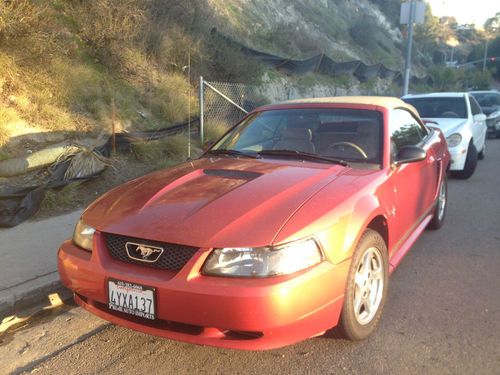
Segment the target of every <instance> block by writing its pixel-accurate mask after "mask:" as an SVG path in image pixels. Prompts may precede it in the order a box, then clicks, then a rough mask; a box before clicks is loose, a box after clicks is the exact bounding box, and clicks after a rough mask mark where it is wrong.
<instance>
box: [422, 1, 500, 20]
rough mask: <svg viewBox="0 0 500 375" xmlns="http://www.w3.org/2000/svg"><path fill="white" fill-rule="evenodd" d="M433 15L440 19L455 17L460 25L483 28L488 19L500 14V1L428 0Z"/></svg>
mask: <svg viewBox="0 0 500 375" xmlns="http://www.w3.org/2000/svg"><path fill="white" fill-rule="evenodd" d="M427 1H428V2H429V3H430V4H431V9H432V14H434V15H435V16H438V17H442V16H453V17H455V18H456V19H457V21H458V22H459V23H475V24H476V26H482V25H483V24H484V21H486V19H487V18H490V17H493V16H494V15H495V13H497V12H500V1H499V0H473V1H471V0H427Z"/></svg>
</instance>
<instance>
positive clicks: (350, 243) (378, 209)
mask: <svg viewBox="0 0 500 375" xmlns="http://www.w3.org/2000/svg"><path fill="white" fill-rule="evenodd" d="M368 191H373V189H368V188H367V189H363V190H362V191H358V192H357V193H355V194H354V195H353V196H351V198H350V199H347V200H345V201H343V202H335V195H332V192H331V191H328V189H325V190H323V191H322V192H320V193H318V194H317V196H315V198H314V200H313V201H311V202H308V203H307V204H305V205H304V206H303V207H302V208H301V209H300V210H299V211H298V212H297V213H295V215H293V217H292V218H291V219H290V220H289V221H288V222H287V223H286V225H285V226H284V227H283V228H282V230H281V231H280V233H279V234H278V235H277V237H276V238H275V241H274V243H275V244H279V243H286V242H291V241H295V240H299V239H302V238H307V237H311V236H314V237H315V238H316V239H317V240H319V242H320V243H321V246H322V248H323V250H324V252H325V256H326V258H327V259H328V260H329V261H330V262H331V263H333V264H338V263H341V262H343V261H345V260H347V259H349V258H350V257H351V256H352V253H353V251H354V249H355V246H356V244H357V242H358V241H359V239H360V237H361V235H362V234H363V232H364V230H365V229H366V227H367V226H368V224H369V223H370V222H371V221H372V220H373V219H374V218H375V217H377V216H379V215H382V216H383V217H384V218H385V217H386V213H385V212H384V209H383V208H382V206H381V205H380V202H379V199H378V198H377V196H376V195H375V194H372V193H367V192H368ZM337 199H340V198H338V196H337ZM335 203H338V204H335ZM329 207H335V208H334V209H331V208H330V209H329ZM311 213H313V215H311ZM304 222H306V223H307V224H306V225H304V224H303V223H304Z"/></svg>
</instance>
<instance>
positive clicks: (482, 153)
mask: <svg viewBox="0 0 500 375" xmlns="http://www.w3.org/2000/svg"><path fill="white" fill-rule="evenodd" d="M485 157H486V142H484V145H483V149H482V150H481V152H480V153H479V154H477V158H478V160H484V158H485Z"/></svg>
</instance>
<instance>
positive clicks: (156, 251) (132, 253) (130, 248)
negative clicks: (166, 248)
mask: <svg viewBox="0 0 500 375" xmlns="http://www.w3.org/2000/svg"><path fill="white" fill-rule="evenodd" d="M125 249H126V250H127V255H128V257H129V258H130V259H134V260H139V261H141V262H148V263H154V262H156V261H157V260H158V259H159V258H160V256H161V254H163V248H162V247H156V246H150V245H144V244H140V243H134V242H127V243H126V244H125Z"/></svg>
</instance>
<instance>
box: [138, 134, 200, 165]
mask: <svg viewBox="0 0 500 375" xmlns="http://www.w3.org/2000/svg"><path fill="white" fill-rule="evenodd" d="M133 151H134V154H135V156H136V158H137V159H138V160H140V161H142V162H144V163H147V164H148V165H150V166H153V167H154V168H155V169H159V168H164V167H167V166H170V165H173V164H177V163H179V162H181V161H183V160H186V158H187V157H188V138H187V134H177V135H173V136H170V137H167V138H164V139H161V140H156V141H150V142H145V143H136V144H134V145H133ZM200 153H201V150H200V148H199V145H198V143H197V142H196V141H195V140H194V139H191V156H192V157H196V156H197V155H199V154H200Z"/></svg>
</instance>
